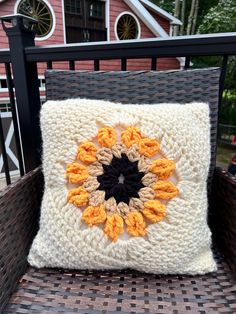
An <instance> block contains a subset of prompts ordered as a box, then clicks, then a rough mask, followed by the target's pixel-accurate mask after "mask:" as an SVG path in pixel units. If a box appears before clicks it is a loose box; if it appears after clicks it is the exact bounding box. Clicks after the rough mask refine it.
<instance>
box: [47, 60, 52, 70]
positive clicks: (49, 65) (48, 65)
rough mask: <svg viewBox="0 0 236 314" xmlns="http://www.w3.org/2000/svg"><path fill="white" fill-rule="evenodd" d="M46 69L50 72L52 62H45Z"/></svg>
mask: <svg viewBox="0 0 236 314" xmlns="http://www.w3.org/2000/svg"><path fill="white" fill-rule="evenodd" d="M47 69H48V70H52V61H47Z"/></svg>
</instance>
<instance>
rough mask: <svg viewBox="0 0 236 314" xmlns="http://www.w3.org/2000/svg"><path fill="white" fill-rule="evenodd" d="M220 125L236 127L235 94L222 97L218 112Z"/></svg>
mask: <svg viewBox="0 0 236 314" xmlns="http://www.w3.org/2000/svg"><path fill="white" fill-rule="evenodd" d="M219 122H220V123H223V124H229V125H236V94H234V95H231V97H228V96H226V95H224V97H223V100H222V107H221V112H220V121H219Z"/></svg>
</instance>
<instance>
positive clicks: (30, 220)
mask: <svg viewBox="0 0 236 314" xmlns="http://www.w3.org/2000/svg"><path fill="white" fill-rule="evenodd" d="M42 182H43V180H42V173H41V171H40V169H36V170H34V171H32V172H30V173H29V174H27V175H25V176H24V177H23V178H21V179H19V180H18V181H16V182H15V183H14V184H12V185H10V186H8V187H7V188H6V189H4V190H2V191H1V194H0V313H2V312H1V310H2V309H3V307H4V305H6V303H7V301H8V299H9V297H10V296H11V294H12V291H13V290H14V289H15V287H16V286H17V282H18V280H19V278H20V277H21V276H22V274H23V273H24V271H25V270H26V267H27V255H28V251H29V247H30V245H31V242H32V239H33V237H34V235H35V233H36V228H37V217H38V214H39V208H40V202H41V196H42Z"/></svg>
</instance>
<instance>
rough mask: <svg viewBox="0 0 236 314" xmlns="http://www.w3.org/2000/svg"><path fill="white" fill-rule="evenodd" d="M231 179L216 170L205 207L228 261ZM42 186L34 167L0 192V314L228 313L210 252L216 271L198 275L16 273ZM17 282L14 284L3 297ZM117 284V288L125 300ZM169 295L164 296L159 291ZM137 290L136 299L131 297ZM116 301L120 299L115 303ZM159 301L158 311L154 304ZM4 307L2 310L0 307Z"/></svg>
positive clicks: (226, 281)
mask: <svg viewBox="0 0 236 314" xmlns="http://www.w3.org/2000/svg"><path fill="white" fill-rule="evenodd" d="M235 185H236V180H235V179H233V178H232V177H230V176H229V175H228V174H227V173H225V172H223V171H222V170H221V169H216V171H215V174H214V186H213V189H212V192H213V194H212V195H213V197H212V199H211V203H212V205H214V206H215V208H213V209H211V215H210V218H211V219H210V222H211V225H212V224H213V223H216V224H215V226H213V231H214V238H215V240H217V243H218V244H222V246H221V248H222V249H223V252H224V253H225V256H227V257H229V256H230V258H228V260H229V261H231V266H232V264H233V260H234V261H235V243H234V242H235V241H233V237H234V236H235V232H234V225H235V220H234V219H233V218H235V211H234V210H233V209H234V204H235V203H236V191H235ZM42 186H43V179H42V174H41V171H40V169H36V170H35V171H33V172H31V173H29V174H27V175H26V176H25V177H23V178H22V179H20V180H19V181H18V182H17V183H15V184H14V185H12V186H10V187H9V188H7V189H6V190H4V191H3V192H2V193H1V198H0V228H1V242H0V250H1V256H0V258H1V274H3V275H2V276H1V277H0V291H1V293H2V294H1V297H0V313H7V314H8V313H46V312H47V313H55V312H57V311H58V312H59V311H60V312H62V313H72V312H73V313H74V311H73V309H76V312H78V311H80V310H79V309H81V313H92V312H93V310H94V309H97V306H98V305H99V308H100V307H102V309H104V313H108V312H107V311H108V310H109V309H111V310H112V311H113V310H115V309H117V311H118V310H119V312H122V311H123V310H124V313H130V312H131V311H132V312H133V313H141V312H143V309H144V307H145V308H146V310H147V311H145V312H147V313H154V312H155V313H170V309H171V311H172V310H174V309H177V310H178V311H179V313H180V312H181V313H185V312H191V313H198V312H199V313H200V312H204V313H206V312H205V311H207V313H208V310H210V311H211V310H212V311H213V312H214V313H215V312H217V313H219V312H221V310H222V311H224V312H225V311H226V310H227V313H233V308H234V305H235V303H234V302H235V298H234V296H233V291H234V287H235V279H234V278H233V274H232V272H230V271H229V269H228V267H227V265H226V264H225V263H224V261H223V259H222V257H221V255H220V254H218V253H217V251H216V253H215V258H216V262H217V264H218V271H217V272H216V273H213V274H209V275H205V276H203V277H202V276H196V277H192V276H156V275H150V274H141V273H137V272H135V271H133V272H132V271H130V270H127V271H124V270H123V271H121V272H111V271H110V272H101V271H100V272H96V271H94V272H92V271H90V272H87V271H79V272H77V271H74V272H71V271H69V272H68V271H62V270H57V269H56V270H52V269H42V270H37V269H35V268H32V267H28V268H27V270H26V273H25V274H24V275H23V276H22V277H21V275H22V274H23V273H24V271H25V269H26V266H27V262H26V256H27V254H28V250H29V246H30V244H31V242H32V238H33V236H34V234H35V232H36V230H37V221H38V219H37V218H38V213H39V206H40V201H41V195H42V190H43V189H42ZM213 203H214V204H213ZM211 208H212V207H211ZM227 215H228V216H227ZM3 228H4V229H3ZM219 231H220V232H219ZM218 236H219V237H218ZM227 254H228V255H227ZM230 254H231V255H230ZM20 277H21V280H20V281H19V279H20ZM17 283H18V290H17V291H16V292H15V293H14V294H13V296H12V297H11V299H10V301H9V303H7V302H8V299H9V297H10V295H11V293H12V292H13V290H14V289H15V288H16V286H17ZM124 284H125V286H124ZM67 285H68V288H66V290H65V287H67ZM94 287H96V289H94ZM122 287H125V288H122ZM137 287H138V289H137ZM157 287H159V288H158V290H157ZM117 289H119V293H117ZM122 289H125V296H126V297H125V298H124V297H123V291H122ZM104 291H109V292H107V293H104ZM216 291H217V293H216ZM120 293H122V294H121V295H120ZM136 294H138V296H137V295H136ZM169 294H170V297H168V298H167V297H164V296H165V295H169ZM65 295H66V298H65ZM142 295H143V299H142V298H141V299H140V300H139V298H140V296H142ZM158 296H162V297H163V299H162V298H158ZM181 296H182V297H181ZM200 296H201V297H200ZM136 298H138V299H137V300H136ZM126 299H127V300H126ZM159 299H160V300H159ZM135 300H136V301H135ZM123 301H124V302H123ZM125 301H127V302H126V303H125ZM120 302H123V303H124V304H123V305H122V308H121V303H120ZM5 305H6V307H5ZM133 306H135V310H134V309H133ZM159 306H160V311H159V310H158V311H157V310H154V307H155V309H157V307H158V309H159ZM4 307H5V310H4V311H3V312H1V310H2V309H3V308H4ZM222 307H223V308H222ZM88 309H91V311H90V310H89V311H88ZM122 309H123V310H122ZM164 309H165V310H164ZM187 309H188V310H187ZM177 310H176V312H177ZM218 310H219V311H218ZM71 311H72V312H71ZM93 313H95V312H93ZM209 313H210V312H209Z"/></svg>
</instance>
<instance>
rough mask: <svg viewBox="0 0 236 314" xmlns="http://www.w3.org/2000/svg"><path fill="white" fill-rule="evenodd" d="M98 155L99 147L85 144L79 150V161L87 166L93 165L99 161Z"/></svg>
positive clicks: (89, 143)
mask: <svg viewBox="0 0 236 314" xmlns="http://www.w3.org/2000/svg"><path fill="white" fill-rule="evenodd" d="M96 153H97V147H96V145H95V144H94V143H92V142H84V143H82V144H80V146H79V148H78V154H77V159H79V160H80V161H82V162H84V163H86V164H91V163H93V162H95V161H96V160H97V158H96Z"/></svg>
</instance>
